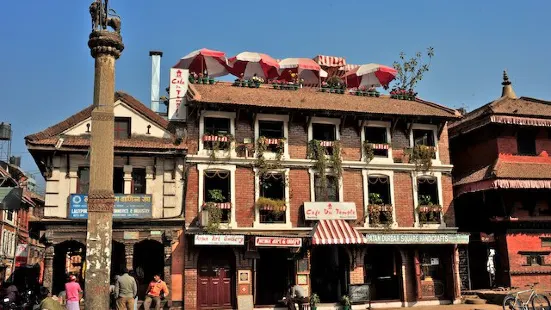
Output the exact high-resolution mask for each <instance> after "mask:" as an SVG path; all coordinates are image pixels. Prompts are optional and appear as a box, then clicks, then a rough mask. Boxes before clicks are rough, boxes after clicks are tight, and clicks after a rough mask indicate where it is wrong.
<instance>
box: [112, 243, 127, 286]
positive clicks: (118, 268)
mask: <svg viewBox="0 0 551 310" xmlns="http://www.w3.org/2000/svg"><path fill="white" fill-rule="evenodd" d="M111 249H112V250H111V253H112V254H111V278H112V279H113V278H115V276H117V275H121V273H122V270H123V268H124V267H126V256H125V252H126V251H125V249H124V244H123V243H120V242H117V241H115V240H113V243H112V244H111Z"/></svg>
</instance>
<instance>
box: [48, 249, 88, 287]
mask: <svg viewBox="0 0 551 310" xmlns="http://www.w3.org/2000/svg"><path fill="white" fill-rule="evenodd" d="M85 261H86V246H85V245H84V244H83V243H81V242H78V241H76V240H66V241H63V242H61V243H58V244H56V245H55V246H54V261H53V266H52V267H53V270H52V272H53V275H52V293H53V294H55V295H58V294H59V292H61V291H64V290H65V283H66V282H67V277H68V276H69V274H74V275H75V276H76V277H77V281H78V282H79V283H80V286H81V287H82V289H84V277H83V266H84V262H85Z"/></svg>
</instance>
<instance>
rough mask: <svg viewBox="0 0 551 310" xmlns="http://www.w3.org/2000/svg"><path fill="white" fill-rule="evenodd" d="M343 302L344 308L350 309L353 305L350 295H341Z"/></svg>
mask: <svg viewBox="0 0 551 310" xmlns="http://www.w3.org/2000/svg"><path fill="white" fill-rule="evenodd" d="M341 304H342V309H343V310H350V308H351V307H352V305H351V303H350V297H349V296H348V295H344V296H342V297H341Z"/></svg>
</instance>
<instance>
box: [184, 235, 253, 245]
mask: <svg viewBox="0 0 551 310" xmlns="http://www.w3.org/2000/svg"><path fill="white" fill-rule="evenodd" d="M195 245H245V236H244V235H195Z"/></svg>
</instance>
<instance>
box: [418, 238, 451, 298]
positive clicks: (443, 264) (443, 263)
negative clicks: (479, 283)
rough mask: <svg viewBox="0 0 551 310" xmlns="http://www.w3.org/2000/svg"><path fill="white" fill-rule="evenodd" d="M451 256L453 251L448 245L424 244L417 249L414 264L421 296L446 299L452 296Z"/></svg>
mask: <svg viewBox="0 0 551 310" xmlns="http://www.w3.org/2000/svg"><path fill="white" fill-rule="evenodd" d="M452 258H453V252H452V251H451V247H449V246H424V247H421V248H420V249H419V251H418V258H417V261H416V264H417V265H418V266H417V268H418V269H417V270H419V278H420V281H419V282H420V283H419V285H420V286H421V295H422V297H424V298H439V299H447V298H449V297H451V296H453V291H454V286H453V282H452V281H453V264H452ZM450 283H451V285H449V284H450Z"/></svg>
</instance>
